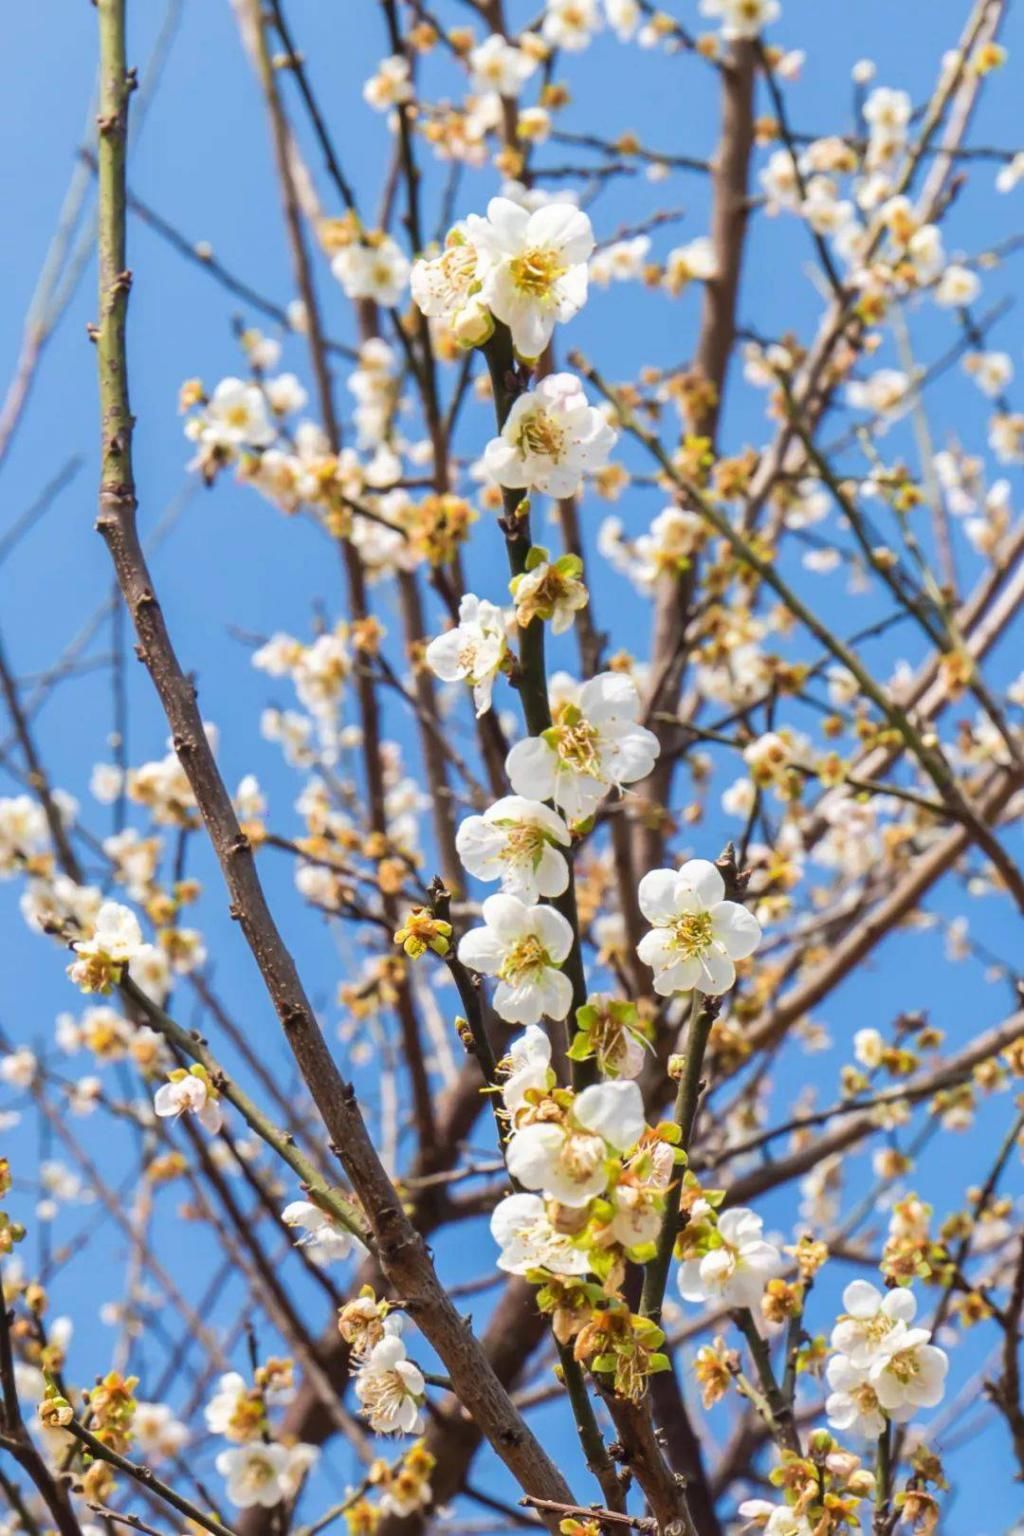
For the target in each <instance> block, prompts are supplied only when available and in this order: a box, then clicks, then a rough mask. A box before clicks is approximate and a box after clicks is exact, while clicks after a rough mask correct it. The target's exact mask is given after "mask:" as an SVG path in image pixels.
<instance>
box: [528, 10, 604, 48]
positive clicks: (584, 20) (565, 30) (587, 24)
mask: <svg viewBox="0 0 1024 1536" xmlns="http://www.w3.org/2000/svg"><path fill="white" fill-rule="evenodd" d="M601 26H602V19H601V13H600V11H599V10H598V8H597V0H546V7H545V13H544V23H543V26H542V27H541V31H542V33H543V35H544V38H545V41H547V42H549V43H550V44H551V45H552V47H554V48H562V49H565V50H566V51H567V52H569V53H580V52H582V50H583V49H584V48H586V47H587V46H588V44H589V43H590V39H591V36H592V34H593V33H594V32H599V31H600V30H601Z"/></svg>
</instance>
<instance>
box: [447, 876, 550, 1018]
mask: <svg viewBox="0 0 1024 1536" xmlns="http://www.w3.org/2000/svg"><path fill="white" fill-rule="evenodd" d="M482 915H483V919H484V925H483V927H482V928H471V929H470V930H469V932H468V933H465V934H463V936H462V938H461V939H460V940H459V959H460V960H461V961H462V963H463V965H468V966H469V967H470V969H471V970H474V971H479V972H481V974H483V975H484V976H496V977H497V978H498V985H497V987H496V988H495V989H494V1007H495V1010H496V1011H497V1014H498V1017H499V1018H502V1019H504V1020H505V1022H506V1023H508V1024H537V1023H539V1021H540V1020H541V1019H542V1018H548V1019H564V1018H565V1016H566V1014H567V1013H568V1012H569V1009H570V1007H571V1005H572V982H571V981H570V980H569V978H568V976H566V975H565V974H564V972H563V971H562V970H561V969H560V967H561V965H562V962H563V961H564V960H565V959H566V958H567V957H568V954H569V951H570V949H571V948H572V927H571V925H570V924H569V922H568V920H567V919H566V918H564V917H563V916H562V914H561V912H556V911H555V909H554V907H547V906H528V905H527V904H526V903H525V902H522V901H520V900H519V898H518V897H517V896H504V895H500V896H488V898H487V900H486V901H485V902H484V904H483V908H482Z"/></svg>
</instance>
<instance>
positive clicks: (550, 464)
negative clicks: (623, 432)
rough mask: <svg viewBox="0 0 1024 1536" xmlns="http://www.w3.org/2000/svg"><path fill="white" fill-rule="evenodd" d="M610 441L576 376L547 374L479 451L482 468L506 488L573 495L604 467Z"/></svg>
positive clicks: (610, 432)
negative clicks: (586, 476) (590, 473)
mask: <svg viewBox="0 0 1024 1536" xmlns="http://www.w3.org/2000/svg"><path fill="white" fill-rule="evenodd" d="M615 441H616V434H615V432H614V431H613V430H612V428H611V427H610V426H609V425H608V422H607V421H606V420H605V417H604V415H603V414H602V413H601V411H599V410H597V409H596V408H595V407H594V406H592V405H588V404H587V397H586V395H585V394H584V392H583V388H582V386H581V384H580V381H579V379H578V378H576V376H575V374H572V373H552V374H549V375H548V377H547V378H545V379H541V380H540V382H539V383H538V385H537V387H536V388H535V389H530V390H527V392H526V393H525V394H523V395H520V396H519V398H518V399H517V400H516V401H515V403H514V405H513V406H512V409H511V410H510V411H509V413H508V418H507V420H506V422H505V425H504V426H503V427H502V429H501V435H500V436H499V437H495V438H492V439H491V441H490V442H489V443H488V444H487V447H486V448H485V449H484V460H483V462H484V469H485V470H486V471H487V473H488V474H489V475H490V476H491V477H492V478H493V479H494V480H496V481H497V482H498V484H499V485H504V486H507V487H509V488H510V489H514V490H520V489H525V490H533V491H542V492H544V493H545V494H546V495H549V496H557V497H565V496H574V495H575V494H576V492H577V491H578V490H579V488H580V485H581V484H582V481H583V476H584V474H585V473H587V472H588V471H591V470H595V469H600V468H601V467H602V466H603V465H604V464H606V463H607V462H608V455H609V454H610V453H611V451H612V448H613V447H614V446H615Z"/></svg>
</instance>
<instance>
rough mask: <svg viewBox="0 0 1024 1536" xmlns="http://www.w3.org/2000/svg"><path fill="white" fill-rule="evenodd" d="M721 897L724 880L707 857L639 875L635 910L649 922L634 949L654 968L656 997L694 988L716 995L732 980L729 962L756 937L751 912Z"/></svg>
mask: <svg viewBox="0 0 1024 1536" xmlns="http://www.w3.org/2000/svg"><path fill="white" fill-rule="evenodd" d="M724 897H725V881H724V880H723V879H722V876H721V875H720V874H719V872H718V870H717V869H716V868H715V866H714V865H713V864H711V863H709V862H708V860H707V859H689V860H688V861H687V863H685V864H684V865H683V867H682V869H680V870H674V869H652V870H651V871H650V873H649V874H646V875H645V876H644V878H643V879H642V880H641V882H640V889H639V892H638V899H639V902H640V910H641V912H642V913H643V915H644V916H645V917H646V918H647V920H648V922H649V923H652V924H653V927H652V928H651V931H650V933H645V934H644V936H643V938H642V939H641V940H640V943H639V944H638V945H637V954H638V955H639V956H640V959H641V960H642V961H643V962H644V964H645V965H649V966H650V967H651V969H652V970H653V972H654V990H655V991H656V992H657V993H658V994H659V995H660V996H661V997H671V996H672V994H673V993H675V992H692V991H694V990H697V991H698V992H703V993H705V994H706V996H708V997H720V996H721V995H722V993H723V992H728V990H729V988H730V987H731V986H732V984H733V982H734V981H735V980H736V967H735V965H734V964H733V962H734V961H735V960H744V959H746V957H747V956H748V955H752V954H753V953H754V950H755V949H756V948H757V946H758V944H759V943H760V942H761V926H760V924H759V923H758V921H757V918H756V917H755V916H754V915H753V913H752V912H748V911H747V909H746V907H743V906H740V904H739V903H738V902H735V901H726V900H724Z"/></svg>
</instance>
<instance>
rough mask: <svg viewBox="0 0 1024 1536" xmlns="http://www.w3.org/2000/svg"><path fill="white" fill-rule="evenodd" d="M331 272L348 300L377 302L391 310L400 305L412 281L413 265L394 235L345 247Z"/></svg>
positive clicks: (336, 258)
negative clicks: (394, 238)
mask: <svg viewBox="0 0 1024 1536" xmlns="http://www.w3.org/2000/svg"><path fill="white" fill-rule="evenodd" d="M331 271H332V272H333V273H334V275H335V277H336V278H337V279H338V282H339V283H340V284H341V286H342V288H343V289H344V291H345V296H346V297H347V298H349V299H373V300H374V302H375V303H377V304H383V305H385V306H386V307H387V308H389V309H390V308H392V307H393V306H394V305H395V304H398V303H399V302H400V300H401V297H402V294H403V292H404V291H405V285H406V283H407V282H408V281H409V262H408V260H407V258H406V256H405V254H404V253H403V251H402V249H401V247H400V246H399V245H398V243H397V242H396V241H395V240H392V238H391V236H390V235H383V236H381V237H380V238H379V239H374V240H369V241H366V242H363V241H359V240H354V241H353V242H352V244H351V245H346V246H343V247H342V249H341V250H340V251H339V252H338V253H337V255H336V256H335V258H334V260H333V261H332V262H331Z"/></svg>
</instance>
